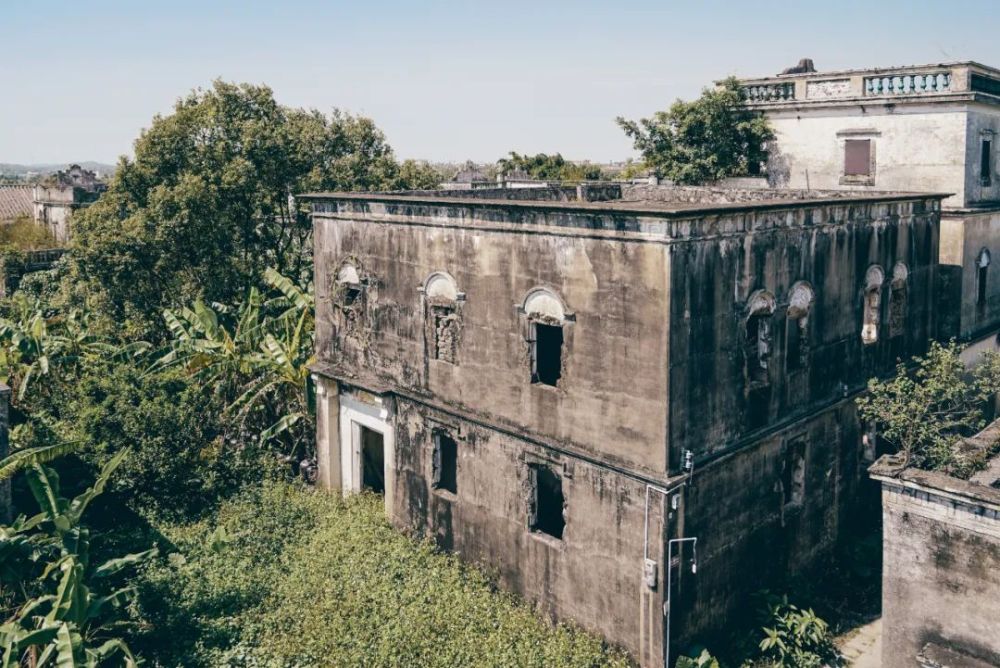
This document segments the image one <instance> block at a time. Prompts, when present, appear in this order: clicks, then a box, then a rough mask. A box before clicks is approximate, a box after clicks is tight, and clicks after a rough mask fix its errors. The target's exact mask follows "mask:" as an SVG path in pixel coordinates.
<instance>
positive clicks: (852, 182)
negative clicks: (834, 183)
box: [840, 174, 875, 186]
mask: <svg viewBox="0 0 1000 668" xmlns="http://www.w3.org/2000/svg"><path fill="white" fill-rule="evenodd" d="M840 185H842V186H873V185H875V177H874V176H873V175H870V174H867V175H866V174H844V175H843V176H841V177H840Z"/></svg>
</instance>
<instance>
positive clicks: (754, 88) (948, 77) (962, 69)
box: [740, 59, 1000, 109]
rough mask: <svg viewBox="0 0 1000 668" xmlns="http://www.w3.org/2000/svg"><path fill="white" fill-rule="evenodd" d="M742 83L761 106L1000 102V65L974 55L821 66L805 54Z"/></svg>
mask: <svg viewBox="0 0 1000 668" xmlns="http://www.w3.org/2000/svg"><path fill="white" fill-rule="evenodd" d="M740 84H741V86H742V89H743V92H744V95H745V97H746V99H747V101H748V102H749V103H750V104H751V106H754V107H756V108H761V109H770V108H775V107H777V106H802V105H808V106H817V105H830V104H837V103H847V102H850V103H857V102H858V101H859V100H878V101H880V102H890V101H891V102H893V103H908V102H913V101H920V102H927V101H931V100H933V101H956V100H965V101H976V102H985V103H988V104H1000V70H997V69H995V68H993V67H987V66H986V65H982V64H981V63H977V62H973V61H964V62H949V63H936V64H929V65H904V66H899V67H873V68H868V69H853V70H837V71H828V72H819V71H816V70H815V68H814V67H813V66H812V63H811V61H809V60H808V59H804V60H803V61H801V62H800V64H799V66H797V67H792V68H789V69H788V70H785V72H783V73H781V74H776V75H773V76H766V77H758V78H747V79H741V80H740Z"/></svg>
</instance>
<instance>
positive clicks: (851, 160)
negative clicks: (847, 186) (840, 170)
mask: <svg viewBox="0 0 1000 668" xmlns="http://www.w3.org/2000/svg"><path fill="white" fill-rule="evenodd" d="M871 157H872V140H871V139H848V140H846V141H845V142H844V176H871V173H872V160H871Z"/></svg>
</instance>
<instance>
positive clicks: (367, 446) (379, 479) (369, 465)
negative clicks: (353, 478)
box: [361, 426, 385, 494]
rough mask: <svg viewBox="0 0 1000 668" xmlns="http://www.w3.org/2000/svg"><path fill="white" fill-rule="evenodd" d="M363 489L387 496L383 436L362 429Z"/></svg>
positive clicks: (367, 429) (366, 428) (364, 428)
mask: <svg viewBox="0 0 1000 668" xmlns="http://www.w3.org/2000/svg"><path fill="white" fill-rule="evenodd" d="M361 489H366V490H370V491H372V492H375V493H376V494H385V445H384V441H383V439H382V434H380V433H379V432H377V431H375V430H374V429H369V428H368V427H365V426H362V427H361Z"/></svg>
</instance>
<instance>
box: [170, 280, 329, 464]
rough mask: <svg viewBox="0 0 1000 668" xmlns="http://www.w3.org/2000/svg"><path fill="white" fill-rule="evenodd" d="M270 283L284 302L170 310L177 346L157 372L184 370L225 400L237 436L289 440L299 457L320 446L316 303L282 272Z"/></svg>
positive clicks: (251, 300)
mask: <svg viewBox="0 0 1000 668" xmlns="http://www.w3.org/2000/svg"><path fill="white" fill-rule="evenodd" d="M265 280H266V282H267V284H268V286H269V287H270V288H271V289H272V290H273V291H274V292H276V293H278V296H277V297H273V298H269V299H265V298H264V296H263V295H261V293H260V292H259V291H258V290H257V289H256V288H252V289H251V290H250V293H249V295H248V296H247V298H246V299H245V300H244V301H243V302H242V303H241V304H240V305H239V306H238V307H236V308H227V307H223V306H221V305H216V306H215V307H214V308H213V307H210V306H208V305H206V304H205V303H204V302H201V301H198V302H195V304H194V306H193V307H192V308H184V309H181V310H179V311H173V310H167V311H165V312H164V318H165V319H166V321H167V326H168V327H169V329H170V332H171V334H172V335H173V341H172V343H171V346H170V350H169V352H167V353H166V354H165V355H164V356H163V357H161V358H160V360H159V361H158V363H157V366H158V367H161V368H170V367H178V366H179V367H181V368H183V369H184V370H185V371H186V372H187V373H189V374H190V376H191V377H192V378H194V379H195V380H197V381H198V382H199V383H200V384H201V385H202V387H204V388H206V390H208V391H210V392H212V393H214V394H215V395H216V396H217V397H219V399H220V400H221V401H222V402H223V403H224V404H225V405H226V413H227V415H228V416H230V418H231V419H232V425H233V428H234V432H235V434H238V435H240V436H248V435H251V434H253V435H256V436H257V437H258V438H259V439H260V441H261V442H268V441H279V442H282V443H283V444H284V446H285V447H284V448H283V450H284V451H285V452H286V453H287V455H288V456H289V457H293V458H294V457H298V456H300V455H304V454H309V453H310V452H311V450H312V447H313V443H312V440H313V439H312V432H311V423H310V420H309V396H310V389H309V388H310V386H309V368H308V365H309V363H310V362H311V361H312V351H313V324H314V301H313V296H312V294H310V292H309V291H308V290H307V289H305V288H302V287H299V286H298V285H296V284H295V283H294V282H293V281H291V280H290V279H288V278H286V277H284V276H282V275H281V274H279V273H278V272H277V271H275V270H274V269H269V270H268V271H267V272H266V273H265ZM234 437H235V436H234Z"/></svg>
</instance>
